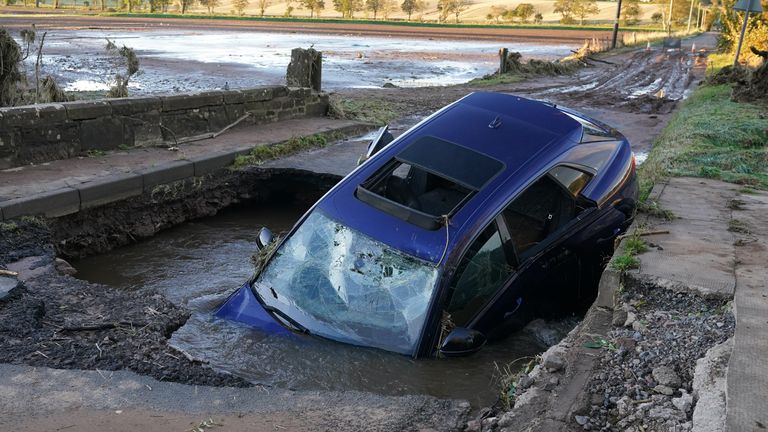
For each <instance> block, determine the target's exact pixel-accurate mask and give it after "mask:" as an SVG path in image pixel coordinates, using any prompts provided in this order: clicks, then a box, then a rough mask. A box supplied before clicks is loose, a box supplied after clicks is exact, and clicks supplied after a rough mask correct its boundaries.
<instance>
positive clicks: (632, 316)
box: [624, 312, 637, 327]
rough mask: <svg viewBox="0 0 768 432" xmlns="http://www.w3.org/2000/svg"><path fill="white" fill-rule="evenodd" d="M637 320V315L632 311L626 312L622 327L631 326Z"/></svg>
mask: <svg viewBox="0 0 768 432" xmlns="http://www.w3.org/2000/svg"><path fill="white" fill-rule="evenodd" d="M636 321H637V315H635V313H634V312H627V319H625V320H624V327H632V325H633V324H634V323H635V322H636Z"/></svg>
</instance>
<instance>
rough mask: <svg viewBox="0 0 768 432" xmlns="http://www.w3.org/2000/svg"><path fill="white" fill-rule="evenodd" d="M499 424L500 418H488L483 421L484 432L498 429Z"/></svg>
mask: <svg viewBox="0 0 768 432" xmlns="http://www.w3.org/2000/svg"><path fill="white" fill-rule="evenodd" d="M498 423H499V418H498V417H488V418H485V419H483V421H482V423H481V424H482V429H483V430H490V429H493V428H494V427H496V425H497V424H498Z"/></svg>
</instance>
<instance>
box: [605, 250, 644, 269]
mask: <svg viewBox="0 0 768 432" xmlns="http://www.w3.org/2000/svg"><path fill="white" fill-rule="evenodd" d="M609 265H610V266H611V268H612V269H614V270H616V271H620V272H625V271H627V270H630V269H633V268H638V267H639V266H640V260H639V259H637V257H636V256H634V255H629V254H623V255H616V256H614V257H613V259H611V262H610V264H609Z"/></svg>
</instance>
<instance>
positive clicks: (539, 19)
mask: <svg viewBox="0 0 768 432" xmlns="http://www.w3.org/2000/svg"><path fill="white" fill-rule="evenodd" d="M543 21H544V15H542V14H541V12H536V15H534V16H533V22H535V23H536V24H541V23H542V22H543Z"/></svg>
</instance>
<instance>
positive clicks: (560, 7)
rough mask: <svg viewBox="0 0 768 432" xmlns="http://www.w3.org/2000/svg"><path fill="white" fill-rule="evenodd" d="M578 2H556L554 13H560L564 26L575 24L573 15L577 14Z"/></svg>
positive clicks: (561, 0)
mask: <svg viewBox="0 0 768 432" xmlns="http://www.w3.org/2000/svg"><path fill="white" fill-rule="evenodd" d="M576 1H577V0H556V1H555V7H554V9H553V11H554V12H555V13H559V14H560V15H561V16H562V18H560V22H561V23H563V24H572V23H573V22H574V19H573V15H574V14H575V7H576Z"/></svg>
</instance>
